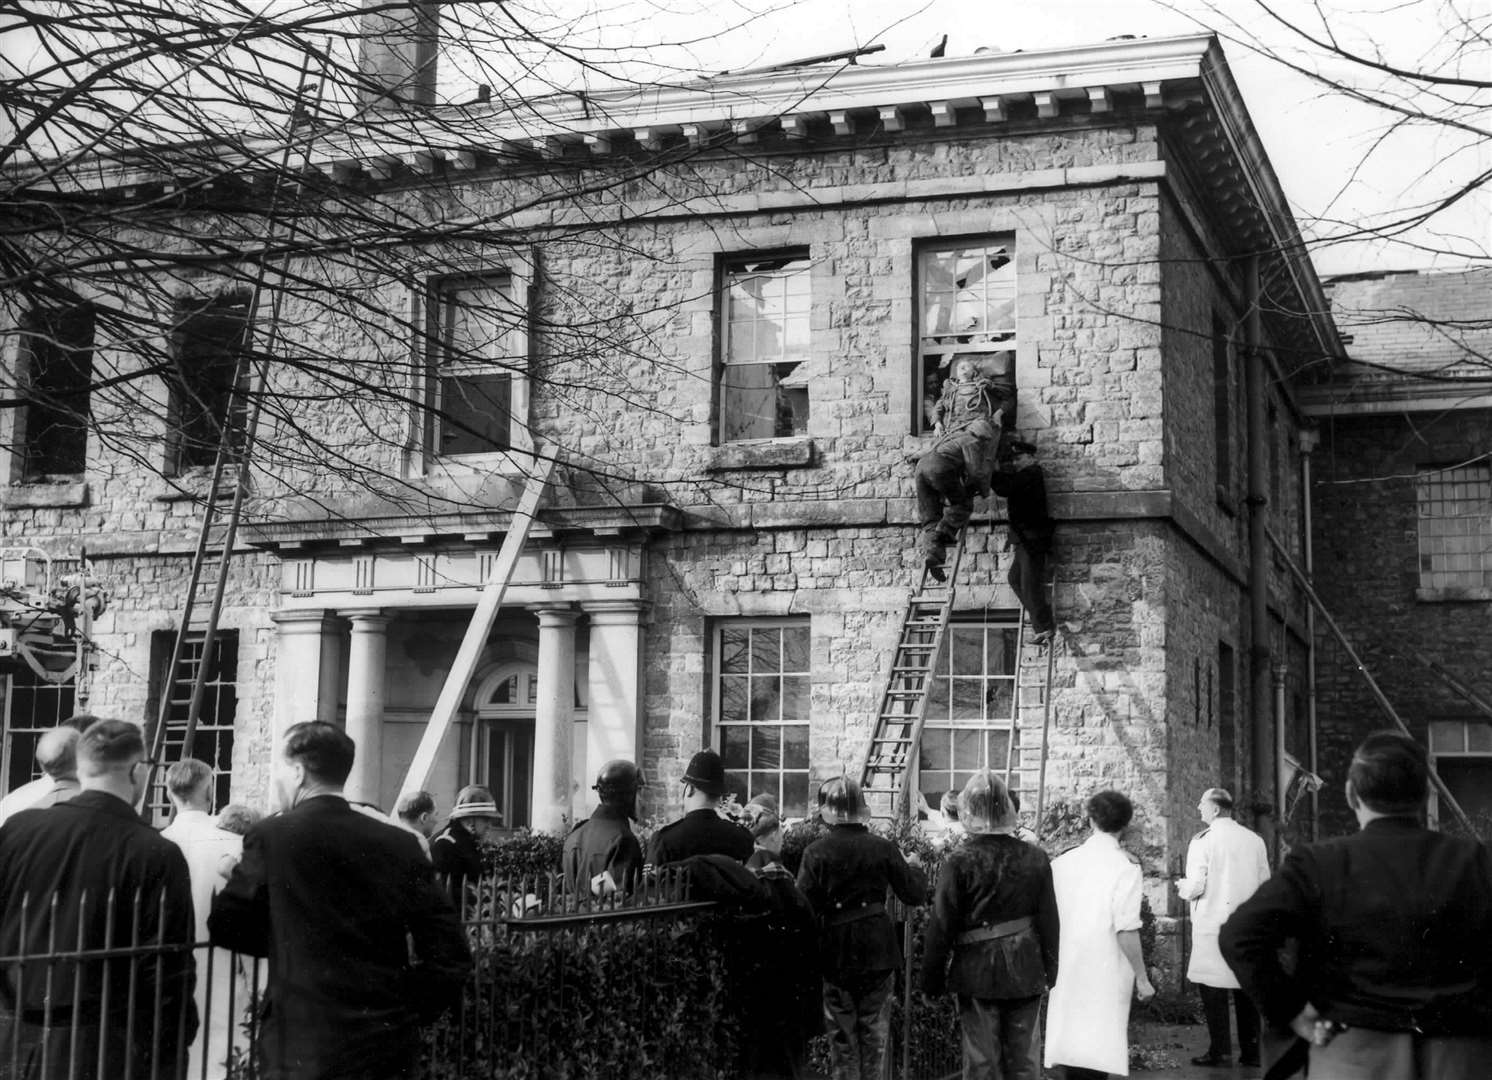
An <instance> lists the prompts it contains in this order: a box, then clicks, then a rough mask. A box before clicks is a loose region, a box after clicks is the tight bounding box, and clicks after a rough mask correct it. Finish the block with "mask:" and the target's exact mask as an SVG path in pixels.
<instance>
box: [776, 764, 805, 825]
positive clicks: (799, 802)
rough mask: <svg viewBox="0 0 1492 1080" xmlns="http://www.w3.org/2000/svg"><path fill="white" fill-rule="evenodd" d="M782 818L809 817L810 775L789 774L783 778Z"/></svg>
mask: <svg viewBox="0 0 1492 1080" xmlns="http://www.w3.org/2000/svg"><path fill="white" fill-rule="evenodd" d="M781 808H782V816H783V817H807V816H808V774H807V773H787V774H786V775H785V776H783V778H782V803H781Z"/></svg>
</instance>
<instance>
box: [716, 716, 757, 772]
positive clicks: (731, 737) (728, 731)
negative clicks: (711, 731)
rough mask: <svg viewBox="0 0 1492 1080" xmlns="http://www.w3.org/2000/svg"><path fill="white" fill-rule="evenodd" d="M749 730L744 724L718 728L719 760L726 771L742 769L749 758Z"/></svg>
mask: <svg viewBox="0 0 1492 1080" xmlns="http://www.w3.org/2000/svg"><path fill="white" fill-rule="evenodd" d="M750 742H751V729H750V728H749V727H747V726H746V725H744V724H741V725H732V726H730V727H726V726H723V725H722V726H721V728H720V759H721V760H722V761H724V762H725V767H726V768H727V769H744V768H745V767H746V763H747V760H748V756H749V749H750Z"/></svg>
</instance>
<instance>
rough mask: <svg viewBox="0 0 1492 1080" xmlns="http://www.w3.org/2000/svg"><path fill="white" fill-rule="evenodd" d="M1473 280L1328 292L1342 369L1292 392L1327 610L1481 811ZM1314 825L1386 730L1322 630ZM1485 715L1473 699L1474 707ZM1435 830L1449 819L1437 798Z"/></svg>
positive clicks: (1485, 494)
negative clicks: (1365, 746)
mask: <svg viewBox="0 0 1492 1080" xmlns="http://www.w3.org/2000/svg"><path fill="white" fill-rule="evenodd" d="M1488 285H1489V280H1488V274H1487V272H1486V271H1485V270H1471V271H1463V272H1455V273H1429V272H1422V273H1413V272H1410V273H1381V274H1365V275H1355V276H1352V277H1345V278H1338V279H1335V280H1333V281H1331V282H1329V283H1328V286H1327V288H1328V292H1329V295H1330V297H1331V304H1332V311H1333V313H1334V315H1335V317H1336V321H1337V324H1338V325H1339V326H1340V327H1341V330H1342V336H1343V340H1344V342H1346V344H1347V361H1348V362H1347V363H1344V364H1342V365H1339V367H1338V369H1337V371H1336V372H1335V374H1334V376H1333V378H1332V379H1331V380H1330V381H1329V382H1326V383H1324V384H1322V385H1319V386H1312V387H1310V388H1308V389H1306V390H1304V391H1303V393H1302V400H1303V402H1304V405H1305V408H1306V411H1307V413H1308V415H1310V416H1311V417H1312V418H1313V419H1314V420H1315V422H1316V424H1317V425H1318V427H1319V430H1320V438H1321V443H1320V448H1319V449H1318V450H1317V451H1316V452H1315V454H1314V455H1312V456H1313V459H1314V460H1313V477H1312V489H1311V490H1312V505H1313V508H1314V509H1313V515H1314V520H1313V522H1312V535H1313V537H1314V538H1315V552H1314V555H1315V579H1316V587H1317V590H1318V591H1319V593H1320V595H1321V597H1322V601H1323V603H1324V604H1325V606H1326V608H1327V610H1328V611H1330V612H1331V613H1332V616H1333V618H1334V619H1335V620H1336V621H1337V623H1338V624H1339V625H1340V626H1341V628H1342V631H1343V633H1344V634H1345V635H1346V637H1347V639H1348V641H1349V642H1350V643H1351V644H1352V647H1353V648H1354V649H1355V650H1356V651H1357V652H1358V654H1359V655H1360V656H1361V658H1362V660H1363V663H1364V666H1365V667H1366V668H1367V669H1368V670H1369V671H1370V672H1372V673H1373V675H1374V677H1375V678H1376V679H1377V680H1378V682H1379V683H1380V684H1381V685H1382V687H1383V690H1384V693H1385V695H1386V696H1387V697H1388V699H1389V701H1390V703H1391V704H1392V705H1393V707H1394V708H1395V710H1396V711H1398V712H1399V713H1400V714H1401V715H1402V717H1403V718H1404V720H1405V722H1406V723H1407V724H1408V725H1409V727H1410V729H1411V730H1412V731H1413V732H1414V734H1415V736H1416V737H1417V738H1419V739H1421V740H1425V741H1427V743H1428V745H1429V747H1430V752H1431V754H1432V756H1433V758H1434V762H1435V768H1436V771H1437V772H1438V773H1439V775H1440V777H1441V779H1442V780H1444V781H1445V783H1446V785H1447V786H1448V787H1449V788H1450V791H1451V793H1452V794H1453V795H1454V796H1455V798H1456V799H1457V801H1458V802H1459V803H1461V805H1462V807H1463V808H1464V809H1465V810H1466V811H1467V812H1468V813H1469V814H1471V815H1472V816H1473V818H1474V819H1480V824H1481V827H1482V828H1483V829H1485V828H1486V819H1487V816H1488V815H1489V814H1492V713H1489V711H1488V705H1487V702H1489V701H1492V664H1489V661H1488V657H1489V656H1492V620H1489V618H1488V615H1489V606H1492V454H1489V451H1492V444H1489V443H1492V440H1489V434H1492V299H1489V295H1492V293H1489V289H1488ZM1318 641H1319V646H1320V655H1319V660H1318V667H1317V678H1316V693H1317V714H1318V717H1319V730H1320V736H1319V738H1320V744H1321V745H1320V754H1321V762H1322V772H1323V774H1324V775H1325V776H1327V777H1328V778H1329V779H1330V781H1331V783H1330V784H1329V786H1328V787H1327V789H1326V790H1325V791H1324V792H1323V794H1322V799H1323V802H1322V814H1323V818H1324V823H1326V824H1329V825H1334V826H1338V827H1340V826H1341V825H1343V824H1345V823H1346V820H1347V818H1348V815H1347V808H1346V805H1345V803H1344V800H1343V796H1342V793H1341V790H1340V787H1341V780H1342V778H1343V777H1344V775H1345V772H1346V765H1347V762H1348V760H1349V759H1350V755H1351V752H1352V747H1353V745H1354V744H1355V743H1356V742H1357V740H1359V739H1361V737H1362V736H1363V735H1364V734H1366V733H1367V732H1368V731H1371V730H1373V729H1375V728H1379V727H1387V726H1389V721H1388V719H1387V717H1386V714H1385V713H1384V712H1383V710H1382V709H1381V708H1380V707H1379V706H1378V705H1377V703H1376V702H1375V700H1374V698H1373V696H1372V694H1371V691H1370V690H1369V688H1368V686H1367V683H1366V682H1365V681H1364V680H1363V679H1362V677H1361V676H1360V675H1359V673H1358V672H1357V670H1356V665H1355V664H1353V663H1352V662H1351V660H1350V659H1349V658H1348V657H1347V655H1346V654H1345V652H1344V650H1343V649H1342V647H1341V645H1340V644H1339V642H1338V640H1337V639H1336V638H1335V636H1334V635H1332V634H1330V633H1329V632H1328V631H1327V629H1326V628H1325V627H1324V625H1323V626H1322V628H1321V629H1320V630H1319V631H1318ZM1478 702H1480V703H1478ZM1432 813H1433V814H1434V815H1435V816H1437V817H1438V818H1439V819H1440V821H1441V822H1446V821H1447V819H1448V815H1447V814H1446V813H1445V812H1444V811H1443V809H1442V808H1441V807H1440V805H1439V799H1438V798H1437V799H1435V800H1434V801H1433V802H1432Z"/></svg>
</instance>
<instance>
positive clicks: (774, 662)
mask: <svg viewBox="0 0 1492 1080" xmlns="http://www.w3.org/2000/svg"><path fill="white" fill-rule="evenodd" d="M781 670H782V631H781V630H779V629H778V628H777V627H775V626H774V627H770V628H767V629H760V630H753V631H751V671H752V673H753V674H755V675H768V674H771V673H773V672H778V671H781Z"/></svg>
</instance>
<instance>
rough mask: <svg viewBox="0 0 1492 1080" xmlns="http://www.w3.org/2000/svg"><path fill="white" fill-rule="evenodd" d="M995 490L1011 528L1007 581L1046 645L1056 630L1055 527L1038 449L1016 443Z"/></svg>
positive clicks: (999, 472)
mask: <svg viewBox="0 0 1492 1080" xmlns="http://www.w3.org/2000/svg"><path fill="white" fill-rule="evenodd" d="M990 487H992V488H994V491H995V494H996V495H1000V496H1002V497H1003V498H1004V499H1005V518H1006V520H1007V521H1008V522H1009V529H1010V547H1011V554H1012V558H1011V562H1010V574H1009V576H1008V577H1007V579H1006V580H1008V581H1009V582H1010V587H1011V589H1012V590H1014V592H1015V595H1016V596H1017V597H1018V598H1019V599H1020V602H1021V607H1023V608H1025V609H1026V614H1027V616H1028V617H1029V618H1030V620H1031V631H1032V638H1031V640H1033V641H1034V642H1036V644H1038V645H1045V644H1046V643H1047V642H1049V641H1051V640H1052V634H1053V633H1054V632H1055V630H1056V624H1055V623H1054V622H1053V620H1052V605H1051V604H1050V603H1048V602H1047V592H1046V564H1047V559H1048V558H1050V557H1051V554H1052V533H1053V526H1052V519H1051V516H1050V515H1049V514H1048V513H1047V509H1046V475H1045V474H1044V473H1043V472H1042V471H1041V466H1040V465H1038V464H1036V447H1035V446H1033V445H1032V444H1031V443H1028V442H1021V441H1020V440H1019V439H1017V440H1015V441H1013V442H1011V444H1010V461H1009V462H1008V463H1006V464H1003V465H1001V467H1000V468H998V469H996V470H995V474H994V476H993V477H992V478H991V479H990Z"/></svg>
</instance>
